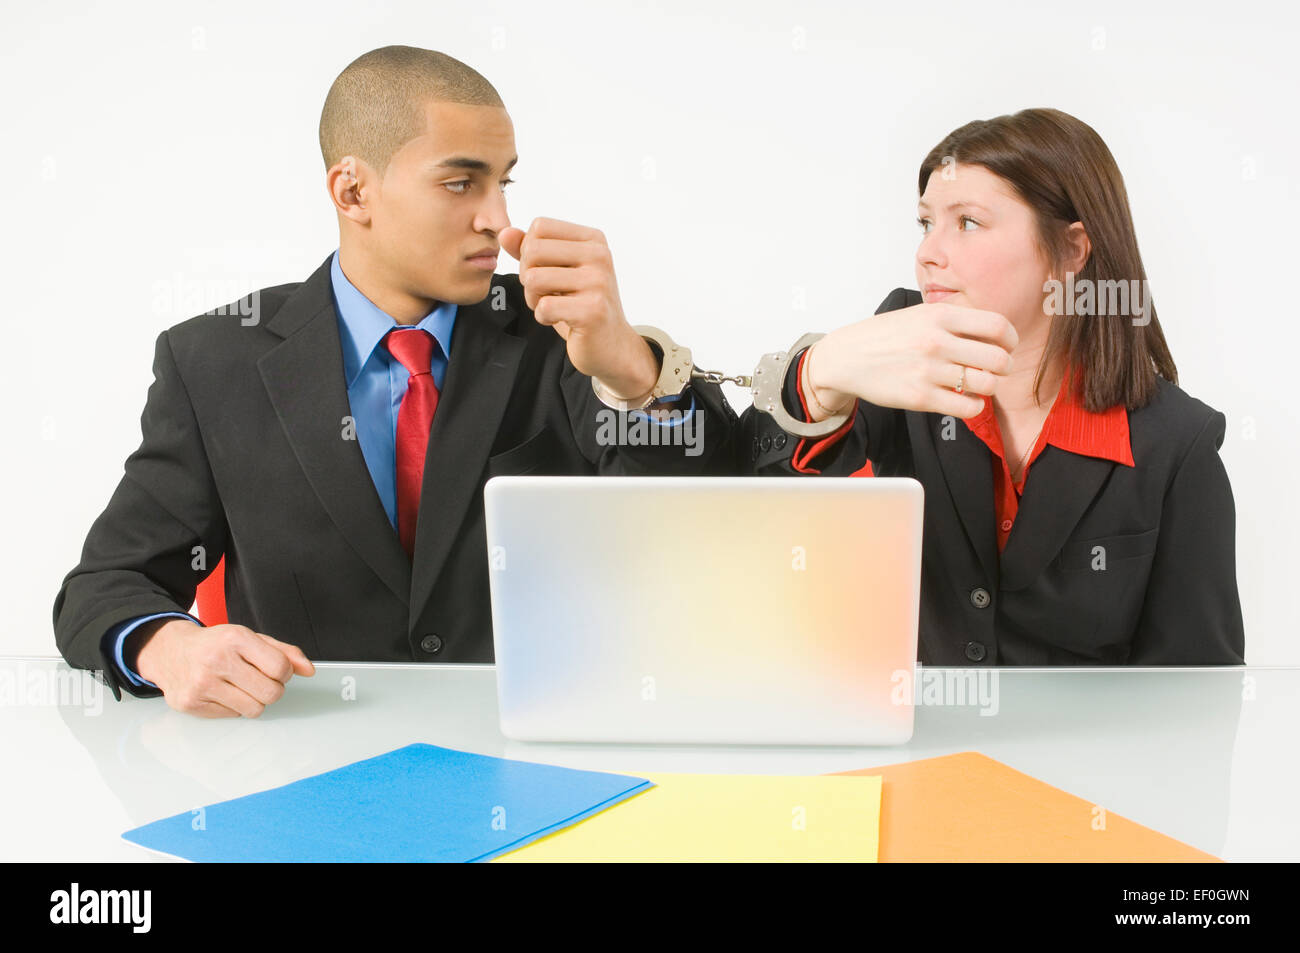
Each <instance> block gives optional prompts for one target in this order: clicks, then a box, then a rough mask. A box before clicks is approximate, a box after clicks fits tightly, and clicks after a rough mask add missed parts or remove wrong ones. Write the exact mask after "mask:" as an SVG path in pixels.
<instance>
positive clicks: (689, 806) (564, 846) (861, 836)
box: [493, 773, 880, 863]
mask: <svg viewBox="0 0 1300 953" xmlns="http://www.w3.org/2000/svg"><path fill="white" fill-rule="evenodd" d="M638 776H639V777H643V778H647V779H649V780H650V781H652V782H654V784H655V787H653V788H649V789H648V790H646V791H643V792H642V793H640V794H638V795H636V796H635V797H632V798H630V799H628V800H626V801H623V802H621V803H619V804H617V805H615V806H614V807H612V808H610V809H609V810H606V811H602V812H601V813H599V814H596V815H594V816H592V817H590V818H588V819H587V820H585V821H582V822H581V823H579V824H576V825H574V826H573V827H569V828H566V829H565V830H563V831H560V832H558V833H555V834H552V835H550V836H548V837H544V838H542V839H541V840H538V841H534V842H533V843H531V844H529V845H527V846H525V847H521V848H520V849H519V850H516V851H512V852H511V853H509V854H505V855H503V856H501V857H498V858H497V859H496V860H495V861H493V863H507V862H516V863H517V862H529V861H531V862H537V861H620V860H621V861H804V860H807V861H813V860H818V861H837V860H838V861H868V862H872V863H874V862H875V860H876V852H877V843H878V839H879V833H880V778H879V776H871V777H846V776H834V775H824V776H820V777H787V776H784V775H745V774H659V773H655V774H639V775H638Z"/></svg>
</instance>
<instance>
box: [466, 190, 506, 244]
mask: <svg viewBox="0 0 1300 953" xmlns="http://www.w3.org/2000/svg"><path fill="white" fill-rule="evenodd" d="M509 227H510V215H509V213H507V212H506V196H505V193H504V192H502V191H500V190H496V191H495V194H493V195H490V196H488V197H487V198H486V199H485V200H484V201H483V204H482V205H480V206H479V209H478V215H477V216H475V219H474V230H475V231H479V232H493V233H495V234H500V233H501V230H502V229H505V228H509Z"/></svg>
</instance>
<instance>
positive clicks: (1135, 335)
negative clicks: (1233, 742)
mask: <svg viewBox="0 0 1300 953" xmlns="http://www.w3.org/2000/svg"><path fill="white" fill-rule="evenodd" d="M918 191H919V194H920V202H919V203H918V208H919V212H920V214H919V217H918V220H917V221H918V224H919V226H920V228H921V241H920V245H919V247H918V248H917V253H916V261H915V267H916V280H917V285H918V286H919V287H920V289H921V291H920V292H919V293H918V292H915V291H908V290H906V289H903V288H899V289H896V290H895V291H894V292H893V293H891V294H890V295H889V296H888V297H887V298H886V299H885V301H884V303H883V304H882V305H881V306H880V308H879V309H878V310H877V312H876V316H875V317H871V318H867V319H866V320H864V321H860V322H858V323H856V324H851V325H848V326H846V327H842V328H839V329H837V330H835V331H833V332H831V333H830V334H827V335H826V336H825V337H823V338H822V339H820V340H819V341H818V342H817V343H816V344H814V345H813V346H812V347H811V348H808V349H805V350H804V351H801V352H800V353H799V354H798V355H796V356H795V358H794V359H793V360H792V361H791V363H790V369H789V372H788V373H787V377H786V404H787V408H788V409H789V410H790V412H791V413H792V414H793V415H794V416H796V417H797V418H799V419H802V420H821V419H824V418H826V417H828V416H831V415H833V414H835V413H837V412H840V411H845V412H849V413H850V414H851V416H850V418H849V420H848V421H846V423H845V424H844V425H843V426H842V427H840V428H839V429H838V430H837V431H836V432H835V433H833V434H832V435H830V436H828V437H825V438H820V439H813V438H806V439H802V440H800V439H798V438H795V437H792V436H788V435H787V434H785V433H783V432H781V431H780V429H779V428H778V427H777V426H776V425H775V423H774V422H773V420H772V418H771V417H770V416H768V415H766V414H761V413H758V412H757V411H755V410H753V409H752V408H751V409H750V410H749V411H748V412H747V413H746V416H745V418H744V420H743V421H742V425H743V427H744V430H743V431H742V433H743V434H744V440H743V441H742V444H741V447H742V451H743V452H745V453H746V454H747V457H748V459H747V460H746V461H744V464H745V465H746V467H747V468H748V469H749V470H750V471H752V472H757V473H763V474H783V473H784V474H789V473H809V474H823V475H839V476H847V475H862V476H870V475H873V474H874V475H877V476H907V477H913V478H915V479H917V480H919V481H920V482H921V484H922V485H923V486H924V488H925V530H924V543H923V556H922V570H921V572H922V578H921V609H920V632H919V635H920V645H919V657H920V660H921V662H922V663H923V664H931V665H970V664H973V663H977V664H981V665H1121V664H1130V665H1139V664H1149V665H1223V664H1242V663H1243V662H1244V642H1245V639H1244V635H1243V631H1242V620H1241V607H1240V602H1239V599H1238V595H1237V582H1236V561H1235V536H1234V533H1235V520H1236V517H1235V509H1234V505H1233V499H1232V489H1231V487H1230V486H1229V483H1228V477H1227V473H1226V472H1225V470H1224V467H1223V464H1222V462H1221V461H1220V459H1219V455H1218V448H1219V446H1220V444H1221V443H1222V442H1223V436H1224V428H1225V423H1226V421H1225V418H1224V416H1223V414H1221V413H1219V412H1218V411H1215V410H1214V409H1213V408H1210V407H1208V406H1206V405H1205V404H1203V403H1202V402H1201V401H1199V400H1196V399H1195V398H1193V397H1191V396H1189V395H1188V394H1186V393H1185V392H1183V391H1182V390H1181V389H1179V388H1178V386H1177V380H1178V376H1177V371H1176V369H1175V367H1174V362H1173V358H1172V357H1171V356H1170V353H1169V348H1168V346H1167V345H1166V343H1165V338H1164V334H1163V333H1162V332H1161V330H1160V322H1159V321H1158V320H1157V318H1156V315H1155V309H1154V308H1153V307H1151V303H1150V299H1149V297H1148V295H1147V293H1146V274H1145V271H1144V269H1143V267H1142V259H1141V256H1140V255H1139V253H1138V247H1137V240H1136V238H1135V235H1134V230H1133V221H1132V216H1131V214H1130V212H1129V206H1128V199H1127V196H1126V193H1125V189H1124V183H1123V179H1122V178H1121V176H1120V173H1119V170H1118V168H1117V167H1116V165H1115V160H1114V158H1113V157H1112V156H1111V154H1110V150H1109V149H1108V148H1107V147H1106V144H1105V143H1104V142H1103V141H1102V140H1101V138H1100V137H1099V136H1098V135H1097V133H1096V132H1094V131H1093V130H1092V129H1091V128H1090V127H1089V126H1087V125H1086V124H1084V123H1082V122H1080V121H1079V120H1078V119H1075V118H1074V117H1072V116H1069V115H1066V114H1065V113H1062V112H1059V111H1057V110H1054V109H1027V110H1024V111H1022V112H1018V113H1016V114H1014V115H1010V116H1000V117H998V118H996V119H992V120H988V121H976V122H971V123H968V124H967V125H964V126H962V127H961V128H959V129H957V130H955V131H954V132H953V133H951V134H950V135H949V136H947V137H946V138H945V139H944V140H943V141H942V142H941V143H939V144H938V145H937V146H935V148H934V149H933V150H931V152H930V154H929V155H927V156H926V157H925V160H924V161H923V162H922V163H921V169H920V176H919V181H918Z"/></svg>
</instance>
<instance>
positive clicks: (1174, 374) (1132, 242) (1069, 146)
mask: <svg viewBox="0 0 1300 953" xmlns="http://www.w3.org/2000/svg"><path fill="white" fill-rule="evenodd" d="M953 163H965V164H968V165H978V166H982V167H984V168H985V169H988V170H989V171H990V172H992V173H993V174H994V175H997V176H1000V177H1001V178H1003V179H1005V180H1006V181H1007V182H1008V183H1009V184H1010V185H1011V186H1012V187H1014V188H1015V190H1016V192H1017V194H1019V196H1020V197H1021V199H1023V200H1024V201H1025V203H1026V204H1028V205H1029V206H1030V208H1032V209H1033V210H1034V214H1035V216H1036V218H1037V221H1038V233H1039V241H1040V244H1041V247H1042V250H1043V252H1044V254H1045V255H1046V257H1047V260H1048V261H1050V262H1052V263H1053V265H1054V267H1053V273H1054V276H1055V277H1057V278H1058V280H1063V279H1064V275H1060V274H1057V272H1058V271H1059V267H1057V263H1059V262H1060V261H1062V259H1063V256H1064V253H1065V251H1066V242H1065V233H1066V228H1067V227H1068V226H1069V225H1070V224H1072V223H1074V222H1081V223H1082V224H1083V227H1084V230H1085V231H1086V232H1087V233H1088V239H1089V241H1090V242H1091V244H1092V253H1091V254H1090V255H1089V256H1088V261H1087V263H1086V264H1085V265H1084V266H1083V269H1082V270H1081V271H1080V272H1079V273H1078V274H1077V275H1076V276H1075V281H1076V282H1079V281H1082V280H1084V279H1088V280H1089V281H1091V282H1093V288H1100V287H1101V284H1100V283H1101V282H1107V281H1124V282H1126V283H1129V282H1131V281H1132V280H1134V279H1136V280H1138V282H1139V284H1138V287H1139V288H1140V289H1141V291H1142V294H1143V295H1144V297H1145V296H1146V295H1147V294H1148V292H1147V290H1146V289H1147V287H1148V285H1147V281H1146V277H1147V276H1146V270H1145V269H1144V268H1143V267H1142V256H1141V254H1139V252H1138V245H1137V236H1136V235H1135V233H1134V230H1133V215H1132V213H1131V212H1130V211H1129V204H1128V193H1127V191H1126V190H1125V188H1124V179H1123V177H1122V176H1121V175H1120V172H1119V167H1118V166H1117V165H1116V164H1115V157H1114V156H1112V155H1111V153H1110V149H1108V148H1107V147H1106V143H1105V142H1103V141H1102V138H1101V136H1099V135H1097V133H1096V132H1095V131H1094V130H1093V128H1092V127H1091V126H1089V125H1088V124H1087V123H1084V122H1081V121H1080V120H1078V119H1075V118H1074V117H1073V116H1071V115H1069V114H1067V113H1063V112H1061V111H1060V110H1058V109H1024V110H1021V111H1020V112H1018V113H1015V114H1013V115H1008V116H998V117H997V118H996V119H979V120H976V121H974V122H969V123H967V124H966V125H964V126H962V127H960V128H959V129H955V130H953V131H952V132H951V133H949V134H948V135H947V136H946V137H944V140H943V141H942V142H940V143H939V144H938V145H937V146H935V147H934V148H933V149H931V150H930V154H929V155H927V156H926V157H925V160H924V161H923V162H922V163H921V172H920V178H919V182H918V192H919V194H921V195H924V194H925V188H926V185H927V184H928V183H929V181H930V175H931V173H933V172H935V171H937V170H940V169H943V168H945V167H946V166H947V165H949V164H953ZM1080 287H1081V286H1080ZM1147 306H1148V308H1149V311H1148V312H1147V314H1146V315H1144V317H1147V316H1149V318H1150V320H1149V322H1148V323H1146V324H1145V325H1140V324H1138V325H1135V324H1134V323H1133V320H1132V316H1131V315H1124V314H1112V315H1089V316H1068V315H1057V316H1055V317H1054V318H1053V320H1052V327H1051V331H1050V332H1049V334H1048V338H1047V345H1046V347H1045V348H1044V350H1043V357H1042V360H1041V361H1040V362H1039V365H1038V372H1037V374H1036V375H1035V376H1034V394H1035V399H1036V400H1037V394H1038V388H1039V386H1040V384H1041V383H1042V379H1043V373H1044V371H1045V370H1046V369H1047V368H1049V367H1053V366H1058V362H1060V363H1059V366H1060V367H1062V368H1065V369H1066V370H1067V372H1068V371H1069V370H1070V369H1077V370H1078V371H1079V373H1078V374H1077V375H1072V384H1071V386H1072V387H1073V388H1074V392H1075V394H1076V399H1079V400H1081V401H1082V403H1083V406H1084V407H1085V408H1086V409H1088V410H1091V411H1095V412H1101V411H1104V410H1107V409H1108V408H1110V407H1113V406H1115V405H1116V404H1123V405H1124V406H1125V407H1127V408H1128V409H1130V410H1132V409H1136V408H1138V407H1142V406H1144V405H1145V404H1147V403H1148V402H1149V401H1150V400H1151V399H1152V398H1153V397H1154V396H1155V394H1156V390H1157V387H1158V384H1157V383H1156V375H1157V374H1159V375H1160V376H1161V377H1163V378H1165V379H1166V380H1167V381H1169V382H1170V383H1174V384H1177V383H1178V371H1177V369H1176V368H1175V367H1174V359H1173V357H1172V356H1171V355H1170V353H1169V345H1168V344H1166V343H1165V335H1164V332H1163V331H1162V330H1161V329H1160V321H1159V320H1158V319H1157V318H1156V312H1155V307H1154V305H1151V304H1150V301H1149V299H1148V300H1147ZM1130 310H1131V309H1130Z"/></svg>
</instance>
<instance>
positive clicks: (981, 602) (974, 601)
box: [970, 588, 993, 609]
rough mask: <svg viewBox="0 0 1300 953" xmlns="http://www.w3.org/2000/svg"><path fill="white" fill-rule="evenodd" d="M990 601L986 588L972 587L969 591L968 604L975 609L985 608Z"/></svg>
mask: <svg viewBox="0 0 1300 953" xmlns="http://www.w3.org/2000/svg"><path fill="white" fill-rule="evenodd" d="M992 601H993V600H992V599H990V598H989V591H988V590H987V589H983V588H980V589H972V590H971V591H970V604H971V605H973V606H974V607H975V608H976V609H987V608H988V607H989V603H990V602H992Z"/></svg>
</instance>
